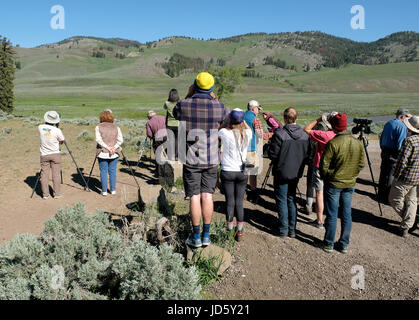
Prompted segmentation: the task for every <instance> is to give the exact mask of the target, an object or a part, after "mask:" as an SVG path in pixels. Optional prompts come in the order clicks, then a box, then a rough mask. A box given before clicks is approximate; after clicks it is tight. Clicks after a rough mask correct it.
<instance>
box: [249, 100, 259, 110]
mask: <svg viewBox="0 0 419 320" xmlns="http://www.w3.org/2000/svg"><path fill="white" fill-rule="evenodd" d="M254 107H257V108H258V109H259V110H262V106H261V105H260V104H259V102H257V101H256V100H251V101H249V103H248V104H247V109H251V108H254Z"/></svg>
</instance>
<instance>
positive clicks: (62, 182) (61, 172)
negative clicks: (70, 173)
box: [60, 170, 64, 184]
mask: <svg viewBox="0 0 419 320" xmlns="http://www.w3.org/2000/svg"><path fill="white" fill-rule="evenodd" d="M60 174H61V184H64V181H63V170H60Z"/></svg>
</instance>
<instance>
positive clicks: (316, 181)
mask: <svg viewBox="0 0 419 320" xmlns="http://www.w3.org/2000/svg"><path fill="white" fill-rule="evenodd" d="M312 186H313V188H314V189H315V190H316V191H323V188H324V182H323V180H322V178H321V177H320V170H319V168H316V167H314V168H313V180H312Z"/></svg>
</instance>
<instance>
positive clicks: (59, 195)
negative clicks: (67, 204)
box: [54, 193, 63, 199]
mask: <svg viewBox="0 0 419 320" xmlns="http://www.w3.org/2000/svg"><path fill="white" fill-rule="evenodd" d="M62 196H63V194H62V193H59V194H56V195H55V196H54V199H60V198H61V197H62Z"/></svg>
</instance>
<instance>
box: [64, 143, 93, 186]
mask: <svg viewBox="0 0 419 320" xmlns="http://www.w3.org/2000/svg"><path fill="white" fill-rule="evenodd" d="M64 144H65V147H66V148H67V150H68V153H69V154H70V156H71V159H72V160H73V162H74V164H75V165H76V168H77V171H78V173H79V174H80V176H81V178H82V180H83V182H84V184H85V188H84V190H87V191H89V192H90V189H89V186H88V185H87V183H86V180H85V179H84V176H83V173H82V172H81V171H80V168H79V166H78V165H77V162H76V160H75V159H74V157H73V154H72V152H71V151H70V148H69V147H68V145H67V141H65V140H64Z"/></svg>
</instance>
